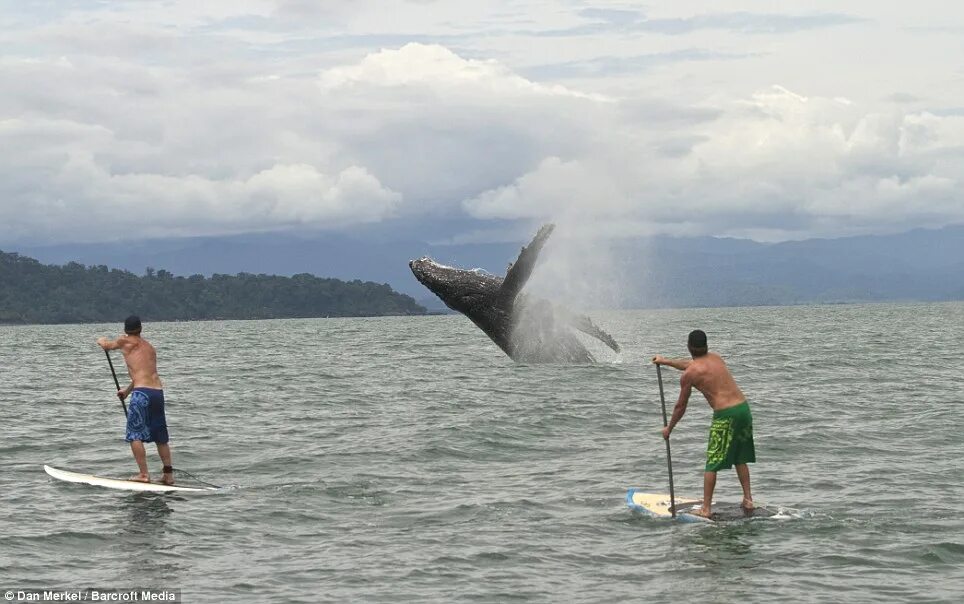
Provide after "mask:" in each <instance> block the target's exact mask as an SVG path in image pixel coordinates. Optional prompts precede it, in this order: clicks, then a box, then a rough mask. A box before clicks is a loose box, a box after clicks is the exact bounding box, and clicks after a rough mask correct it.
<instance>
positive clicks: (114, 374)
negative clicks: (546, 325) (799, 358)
mask: <svg viewBox="0 0 964 604" xmlns="http://www.w3.org/2000/svg"><path fill="white" fill-rule="evenodd" d="M104 354H106V355H107V364H108V365H110V374H111V375H112V376H114V385H115V386H117V398H119V399H120V403H121V408H122V409H123V410H124V417H127V405H126V404H124V397H122V396H121V395H120V382H118V381H117V372H116V371H114V361H112V360H110V351H109V350H105V351H104ZM660 388H662V386H660ZM660 392H662V390H660ZM663 415H664V416H665V415H666V411H665V410H664V411H663ZM663 420H664V421H665V420H666V418H665V417H664V418H663Z"/></svg>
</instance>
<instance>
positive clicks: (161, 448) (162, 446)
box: [157, 443, 174, 484]
mask: <svg viewBox="0 0 964 604" xmlns="http://www.w3.org/2000/svg"><path fill="white" fill-rule="evenodd" d="M157 454H158V455H160V456H161V463H163V464H164V468H165V469H168V468H171V466H172V464H171V446H170V445H168V444H167V443H157ZM161 482H163V483H164V484H174V472H173V470H171V471H169V472H163V473H162V474H161Z"/></svg>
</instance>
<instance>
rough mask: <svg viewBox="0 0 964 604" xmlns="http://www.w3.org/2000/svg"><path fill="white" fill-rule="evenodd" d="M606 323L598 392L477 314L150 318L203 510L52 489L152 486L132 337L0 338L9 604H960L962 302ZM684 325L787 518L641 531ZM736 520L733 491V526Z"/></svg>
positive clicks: (591, 370)
mask: <svg viewBox="0 0 964 604" xmlns="http://www.w3.org/2000/svg"><path fill="white" fill-rule="evenodd" d="M593 316H594V319H596V322H597V323H598V324H599V325H600V326H601V327H603V328H604V329H606V330H607V331H609V332H610V333H612V334H613V335H614V336H615V337H616V339H617V340H618V341H619V342H620V343H621V344H622V345H623V348H624V350H623V352H622V353H621V354H620V355H618V356H617V355H615V354H612V353H608V352H607V351H606V349H604V348H603V347H601V346H599V347H598V348H594V351H595V352H597V353H598V355H599V357H600V358H601V362H600V363H599V364H597V365H594V366H583V367H570V366H531V365H519V364H515V363H513V362H512V361H511V360H509V359H508V358H506V357H505V356H504V355H503V354H502V353H501V352H500V351H499V350H498V349H497V348H496V347H495V345H494V344H492V343H491V342H490V341H489V340H488V339H487V338H486V337H485V336H484V335H483V334H482V333H481V332H480V331H478V330H477V329H476V328H475V327H474V326H473V325H472V324H471V323H470V322H469V321H468V320H467V319H466V318H464V317H462V316H434V317H418V318H379V319H314V320H284V321H251V322H245V321H238V322H197V323H146V324H145V332H144V335H145V336H146V337H147V338H149V339H150V340H152V341H153V342H154V344H155V345H156V346H157V349H158V353H159V369H160V372H161V376H162V378H163V379H164V381H165V388H166V395H167V416H168V424H169V427H170V432H171V436H172V441H171V445H172V448H173V452H174V465H175V467H179V468H184V469H187V470H189V471H191V472H193V473H194V474H196V475H198V476H200V477H201V478H203V479H205V480H208V481H211V482H215V483H218V484H221V485H225V487H226V488H225V489H223V490H222V491H220V492H217V493H215V494H211V495H201V496H197V495H195V496H187V495H181V496H177V495H145V494H130V493H124V492H117V491H110V490H107V489H98V488H94V487H89V486H83V485H72V484H66V483H62V482H57V481H54V480H52V479H51V478H49V477H48V476H47V475H46V474H45V473H44V472H43V469H42V467H41V466H42V465H43V464H45V463H46V464H50V465H53V466H57V467H60V468H65V469H72V470H77V471H84V472H91V473H97V474H101V475H112V476H119V477H124V476H128V475H129V474H131V473H133V472H134V471H135V469H136V467H135V465H134V462H133V460H132V458H131V456H130V453H129V450H128V448H127V446H126V444H125V443H124V441H123V416H122V413H121V409H120V405H119V404H118V403H117V400H116V398H115V397H114V394H113V392H114V389H113V382H112V379H111V376H110V372H109V369H108V367H107V364H106V360H105V358H104V354H103V352H101V351H100V349H98V348H97V347H96V346H95V344H94V340H95V339H96V338H97V337H98V336H100V335H114V334H116V333H117V332H118V331H119V329H120V324H119V323H118V324H117V325H71V326H26V327H11V326H6V327H0V424H2V430H3V431H2V434H3V439H2V441H0V460H2V464H3V471H2V472H0V511H2V513H0V590H6V589H25V588H40V589H43V588H46V589H54V588H84V587H91V586H93V587H109V588H124V589H126V588H135V587H161V588H167V589H180V590H182V591H181V593H182V598H183V601H185V602H242V601H243V602H345V601H348V602H359V601H370V602H402V601H417V602H450V601H479V602H503V601H533V602H560V601H561V602H615V601H623V600H626V601H640V602H642V601H645V602H653V603H656V602H686V601H709V602H735V601H743V602H848V603H857V602H914V603H921V602H961V601H962V600H964V465H962V464H964V462H962V460H964V431H962V420H961V416H962V411H964V358H962V355H961V351H962V350H964V333H962V327H964V304H961V303H949V304H914V305H866V306H862V305H835V306H805V307H788V308H730V309H693V310H665V311H631V312H608V313H593ZM693 328H702V329H704V330H705V331H707V333H708V334H709V338H710V347H711V348H712V349H714V350H716V351H718V352H720V353H721V354H723V355H724V357H725V358H726V359H727V360H728V362H729V364H730V367H731V370H732V371H733V373H734V375H735V376H736V378H737V381H738V382H739V383H740V385H741V387H742V388H743V389H744V391H745V392H746V393H747V394H748V396H749V397H750V401H751V405H752V409H753V413H754V426H755V435H756V445H757V459H758V462H757V463H756V464H754V465H753V466H751V471H752V477H753V489H754V495H755V498H756V499H757V500H758V501H760V502H765V503H768V504H770V505H779V506H785V507H788V508H792V509H794V510H797V513H796V515H795V517H793V518H791V519H788V520H782V521H769V520H766V521H764V520H756V521H749V522H734V523H726V524H717V525H693V524H683V523H676V522H672V521H659V520H653V519H650V518H648V517H644V516H641V515H639V514H634V513H633V512H631V511H630V510H629V509H628V508H627V507H626V505H625V502H624V498H625V493H626V490H627V488H629V487H640V488H644V489H646V490H650V491H654V492H666V491H667V490H668V487H667V478H666V459H665V449H664V445H663V442H662V440H661V437H660V435H659V429H660V427H661V418H660V410H659V395H658V388H657V382H656V372H655V369H654V368H653V367H652V366H651V365H649V364H648V359H649V358H650V357H651V356H652V355H653V354H656V353H660V354H667V355H675V356H683V355H684V354H685V338H686V334H687V333H688V331H689V330H690V329H693ZM115 365H116V366H118V367H119V368H121V367H122V366H123V364H122V362H121V361H120V358H119V356H118V357H115ZM664 377H665V378H666V386H667V399H668V400H667V403H668V405H671V404H672V403H673V402H674V401H675V396H676V393H677V392H678V387H677V381H676V380H677V374H676V372H675V371H673V370H666V371H665V372H664ZM122 379H123V378H122ZM710 415H711V412H710V410H709V408H708V407H707V406H706V405H705V403H704V402H703V400H702V397H699V395H696V397H694V398H693V399H692V402H691V403H690V406H689V410H688V412H687V414H686V416H685V417H684V419H683V421H682V423H681V424H680V425H679V427H678V428H677V430H676V431H675V432H674V434H673V438H672V441H671V442H672V446H673V462H674V466H673V467H674V472H675V477H676V490H677V493H679V494H680V495H696V496H698V495H699V494H700V492H701V487H702V482H701V480H702V463H703V456H704V450H705V439H706V429H707V427H708V424H709V421H710ZM148 451H149V461H150V464H151V468H152V470H157V469H158V468H159V466H160V462H159V461H158V459H157V456H156V452H155V451H154V449H153V446H150V447H149V449H148ZM739 497H740V491H739V484H738V482H737V480H736V476H735V475H734V474H733V473H732V472H724V473H721V474H720V478H719V482H718V485H717V496H716V499H717V501H723V502H737V501H738V500H739Z"/></svg>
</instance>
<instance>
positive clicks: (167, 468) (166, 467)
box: [162, 466, 221, 489]
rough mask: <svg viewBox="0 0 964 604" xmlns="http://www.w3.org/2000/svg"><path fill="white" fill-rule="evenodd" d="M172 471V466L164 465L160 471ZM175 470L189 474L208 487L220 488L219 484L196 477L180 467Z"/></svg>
mask: <svg viewBox="0 0 964 604" xmlns="http://www.w3.org/2000/svg"><path fill="white" fill-rule="evenodd" d="M174 471H175V469H174V467H173V466H164V468H163V469H162V472H163V473H164V474H170V473H172V472H174ZM176 471H177V472H178V473H179V474H186V475H187V476H190V477H191V478H193V479H194V480H196V481H197V482H200V483H201V484H203V485H206V486H209V487H214V488H215V489H220V488H221V487H220V486H218V485H216V484H211V483H210V482H205V481H203V480H201V479H200V478H198V477H197V476H195V475H194V474H191V473H190V472H188V471H187V470H182V469H180V468H177V470H176Z"/></svg>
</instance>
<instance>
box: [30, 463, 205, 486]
mask: <svg viewBox="0 0 964 604" xmlns="http://www.w3.org/2000/svg"><path fill="white" fill-rule="evenodd" d="M44 472H46V473H47V474H50V475H51V476H53V477H54V478H56V479H57V480H63V481H65V482H77V483H81V484H89V485H93V486H95V487H106V488H108V489H119V490H122V491H147V492H150V493H170V492H175V491H176V492H179V493H184V492H193V493H197V492H204V491H217V490H218V489H215V488H213V487H182V486H179V485H168V484H160V483H157V482H138V481H136V480H121V479H119V478H104V477H103V476H94V475H92V474H81V473H79V472H68V471H67V470H58V469H57V468H52V467H50V466H47V465H45V466H44Z"/></svg>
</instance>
